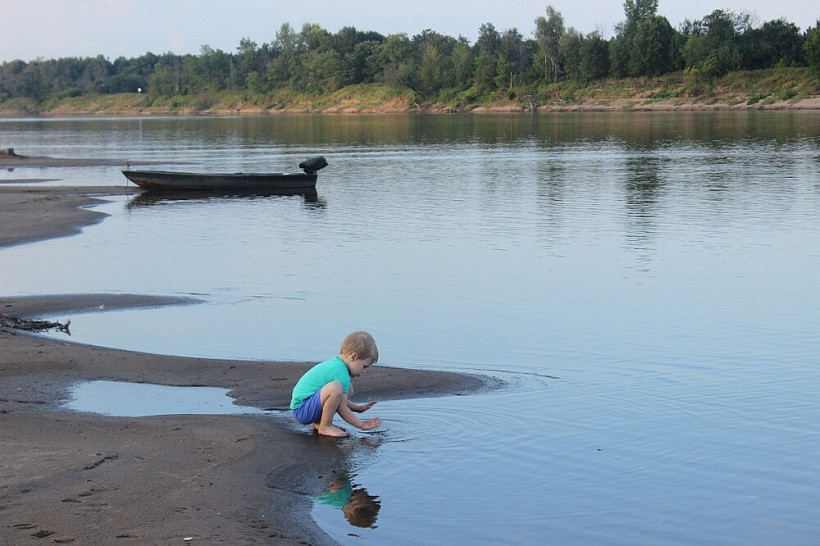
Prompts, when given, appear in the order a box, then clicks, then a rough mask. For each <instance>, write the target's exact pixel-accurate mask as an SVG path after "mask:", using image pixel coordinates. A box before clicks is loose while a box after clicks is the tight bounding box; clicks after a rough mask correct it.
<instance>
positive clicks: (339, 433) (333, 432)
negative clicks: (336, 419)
mask: <svg viewBox="0 0 820 546" xmlns="http://www.w3.org/2000/svg"><path fill="white" fill-rule="evenodd" d="M313 430H315V431H316V432H318V433H319V435H320V436H330V437H332V438H346V437H348V436H350V435H349V434H348V433H347V431H345V430H344V429H342V428H339V427H337V426H336V425H330V426H329V427H327V428H322V427H320V426H317V425H313Z"/></svg>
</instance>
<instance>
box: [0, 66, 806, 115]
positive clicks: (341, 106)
mask: <svg viewBox="0 0 820 546" xmlns="http://www.w3.org/2000/svg"><path fill="white" fill-rule="evenodd" d="M715 110H820V77H819V76H818V75H817V74H815V73H813V72H811V71H810V70H809V69H807V68H773V69H766V70H757V71H741V72H732V73H729V74H727V75H725V76H722V77H719V78H715V79H704V78H702V77H698V76H697V75H696V73H694V75H693V74H688V75H687V74H685V73H683V72H677V73H672V74H666V75H663V76H659V77H654V78H647V77H642V78H622V79H612V78H610V79H604V80H594V81H591V82H588V83H577V82H572V81H561V82H558V83H549V84H542V85H540V86H539V87H538V88H536V89H529V88H526V89H525V88H511V89H508V90H506V91H504V92H500V93H498V94H496V95H492V96H484V95H481V96H480V95H478V94H477V92H476V91H475V90H466V91H461V92H456V91H455V90H453V91H452V92H449V93H446V94H445V97H421V96H419V95H418V94H417V93H415V92H413V91H411V90H409V89H406V88H397V87H395V86H390V85H387V84H383V83H372V84H360V85H351V86H348V87H344V88H342V89H338V90H336V91H332V92H328V93H324V94H309V93H300V92H295V91H291V90H287V89H280V90H275V91H273V92H271V93H266V94H253V93H250V92H247V91H219V92H209V93H200V94H196V95H171V96H165V95H152V94H150V93H120V94H115V95H84V96H79V97H67V98H63V99H46V100H44V101H36V100H33V99H22V98H17V99H9V100H6V101H4V102H0V117H26V116H43V117H59V116H195V115H204V116H219V115H230V116H268V115H288V114H305V113H310V114H407V113H474V114H482V113H513V112H549V113H559V112H578V111H584V112H611V111H618V112H621V111H627V112H629V111H693V112H694V111H715Z"/></svg>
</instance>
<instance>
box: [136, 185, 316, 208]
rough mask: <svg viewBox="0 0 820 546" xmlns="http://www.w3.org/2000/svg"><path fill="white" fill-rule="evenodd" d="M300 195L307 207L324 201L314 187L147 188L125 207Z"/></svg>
mask: <svg viewBox="0 0 820 546" xmlns="http://www.w3.org/2000/svg"><path fill="white" fill-rule="evenodd" d="M296 195H299V196H302V199H303V203H304V205H305V206H306V207H308V208H324V207H325V206H326V204H327V203H326V202H325V201H324V200H323V199H320V198H319V195H318V193H317V192H316V188H309V189H304V190H207V191H190V190H148V191H144V192H142V193H140V194H139V195H136V196H134V197H133V198H132V199H131V200H130V201H128V203H127V204H126V207H127V208H129V209H132V208H139V207H150V206H157V205H170V204H178V203H182V202H189V203H204V202H208V201H224V200H232V199H266V198H276V197H292V196H296Z"/></svg>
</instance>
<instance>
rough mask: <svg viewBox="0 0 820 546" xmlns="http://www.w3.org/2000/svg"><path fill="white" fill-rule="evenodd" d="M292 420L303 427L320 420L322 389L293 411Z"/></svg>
mask: <svg viewBox="0 0 820 546" xmlns="http://www.w3.org/2000/svg"><path fill="white" fill-rule="evenodd" d="M293 418H294V419H296V420H297V421H299V422H300V423H302V424H303V425H309V424H311V423H318V422H319V420H320V419H321V418H322V389H319V390H317V391H316V392H314V393H313V395H312V396H311V397H310V398H308V399H306V400H304V401H303V402H302V405H301V406H299V407H298V408H296V409H295V410H293Z"/></svg>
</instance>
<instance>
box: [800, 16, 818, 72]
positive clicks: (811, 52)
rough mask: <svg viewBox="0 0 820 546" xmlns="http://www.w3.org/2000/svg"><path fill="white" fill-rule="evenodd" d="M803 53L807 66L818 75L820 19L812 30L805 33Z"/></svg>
mask: <svg viewBox="0 0 820 546" xmlns="http://www.w3.org/2000/svg"><path fill="white" fill-rule="evenodd" d="M803 52H804V53H805V54H806V61H807V62H808V63H809V66H810V67H811V68H812V69H813V70H815V71H816V72H817V73H820V19H818V20H817V24H816V25H815V26H814V28H809V29H808V30H807V31H806V39H805V41H804V42H803Z"/></svg>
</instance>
